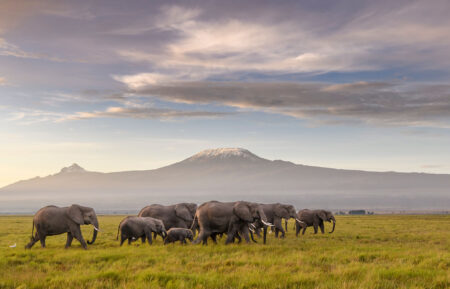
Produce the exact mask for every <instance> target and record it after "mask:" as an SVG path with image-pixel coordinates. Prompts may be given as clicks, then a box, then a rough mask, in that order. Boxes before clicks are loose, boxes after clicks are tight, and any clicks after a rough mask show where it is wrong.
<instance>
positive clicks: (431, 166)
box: [421, 165, 445, 169]
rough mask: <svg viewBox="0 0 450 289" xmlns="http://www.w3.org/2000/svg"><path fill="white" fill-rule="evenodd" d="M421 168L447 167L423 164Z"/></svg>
mask: <svg viewBox="0 0 450 289" xmlns="http://www.w3.org/2000/svg"><path fill="white" fill-rule="evenodd" d="M421 168H424V169H441V168H445V166H444V165H422V166H421Z"/></svg>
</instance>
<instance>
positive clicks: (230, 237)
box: [225, 225, 240, 244]
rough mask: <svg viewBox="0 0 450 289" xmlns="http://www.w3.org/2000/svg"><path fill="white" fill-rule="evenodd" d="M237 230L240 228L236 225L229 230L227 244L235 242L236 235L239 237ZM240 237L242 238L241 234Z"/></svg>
mask: <svg viewBox="0 0 450 289" xmlns="http://www.w3.org/2000/svg"><path fill="white" fill-rule="evenodd" d="M237 231H238V230H237V228H236V226H235V225H233V226H232V227H231V229H230V230H229V231H228V236H227V240H226V241H225V244H230V243H232V242H233V239H234V237H236V238H237V235H238V234H237ZM239 239H240V236H239Z"/></svg>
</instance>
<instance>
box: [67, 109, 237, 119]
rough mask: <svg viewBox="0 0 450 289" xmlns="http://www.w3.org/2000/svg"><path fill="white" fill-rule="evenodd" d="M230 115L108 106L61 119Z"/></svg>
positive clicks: (168, 117) (174, 117) (172, 117)
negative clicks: (104, 108) (100, 109)
mask: <svg viewBox="0 0 450 289" xmlns="http://www.w3.org/2000/svg"><path fill="white" fill-rule="evenodd" d="M226 115H230V113H223V112H212V111H193V110H174V109H162V108H153V107H108V108H107V109H106V110H104V111H93V112H77V113H75V114H72V115H69V116H67V117H65V118H62V119H61V120H76V119H91V118H137V119H162V120H168V119H179V118H213V117H223V116H226Z"/></svg>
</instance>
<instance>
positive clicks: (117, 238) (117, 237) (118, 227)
mask: <svg viewBox="0 0 450 289" xmlns="http://www.w3.org/2000/svg"><path fill="white" fill-rule="evenodd" d="M120 224H122V222H120ZM120 224H119V226H117V235H116V240H119V230H120Z"/></svg>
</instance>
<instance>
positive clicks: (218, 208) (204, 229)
mask: <svg viewBox="0 0 450 289" xmlns="http://www.w3.org/2000/svg"><path fill="white" fill-rule="evenodd" d="M195 218H196V219H197V220H198V224H199V227H200V233H199V235H198V237H197V239H196V240H195V241H194V244H198V243H200V242H203V244H204V245H206V244H207V240H208V238H209V237H212V238H213V240H214V239H215V236H217V235H218V234H223V233H225V234H227V240H226V241H225V244H229V243H231V242H233V239H234V238H236V237H237V236H238V235H239V234H242V236H243V237H244V239H245V241H246V242H247V243H249V242H250V238H249V230H248V228H249V225H250V224H251V223H254V222H255V221H258V220H261V222H262V223H263V224H265V225H271V224H269V223H268V222H267V217H266V215H265V214H264V210H263V209H262V207H261V206H260V205H259V204H257V203H251V202H245V201H239V202H218V201H210V202H206V203H204V204H202V205H201V206H200V207H198V209H197V213H196V214H195ZM265 241H266V234H264V243H265Z"/></svg>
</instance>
